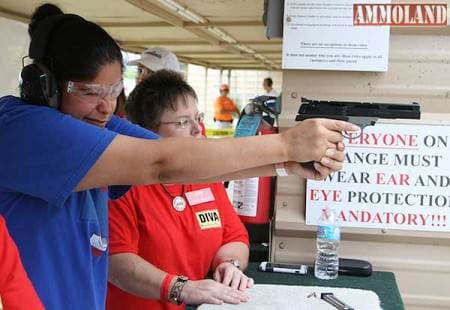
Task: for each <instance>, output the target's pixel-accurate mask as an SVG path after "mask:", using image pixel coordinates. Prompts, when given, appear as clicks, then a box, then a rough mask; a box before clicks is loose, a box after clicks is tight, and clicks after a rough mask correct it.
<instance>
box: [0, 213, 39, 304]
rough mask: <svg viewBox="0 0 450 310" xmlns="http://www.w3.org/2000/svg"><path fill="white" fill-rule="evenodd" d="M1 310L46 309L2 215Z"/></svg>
mask: <svg viewBox="0 0 450 310" xmlns="http://www.w3.org/2000/svg"><path fill="white" fill-rule="evenodd" d="M0 309H4V310H8V309H16V310H40V309H44V307H43V306H42V303H41V301H40V300H39V297H38V296H37V294H36V291H35V290H34V288H33V285H32V284H31V282H30V280H29V279H28V275H27V273H26V272H25V270H24V268H23V265H22V262H21V260H20V256H19V252H18V251H17V247H16V245H15V244H14V241H13V240H12V239H11V237H10V236H9V233H8V230H7V228H6V223H5V220H4V219H3V217H2V216H1V215H0Z"/></svg>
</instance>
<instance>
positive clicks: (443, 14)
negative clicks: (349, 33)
mask: <svg viewBox="0 0 450 310" xmlns="http://www.w3.org/2000/svg"><path fill="white" fill-rule="evenodd" d="M447 18H448V15H447V4H446V3H433V4H430V3H426V4H425V3H424V4H418V3H414V4H411V3H397V4H386V3H375V4H368V3H364V4H363V3H361V4H356V3H355V4H353V25H354V26H441V27H442V26H447V25H448V20H447Z"/></svg>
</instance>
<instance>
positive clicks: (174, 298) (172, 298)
mask: <svg viewBox="0 0 450 310" xmlns="http://www.w3.org/2000/svg"><path fill="white" fill-rule="evenodd" d="M188 280H189V278H188V277H186V276H178V277H177V279H176V280H175V282H174V283H173V285H172V288H171V289H170V293H169V302H170V303H172V304H175V305H178V306H179V305H181V304H182V303H183V302H182V301H181V291H183V288H184V285H185V284H186V282H187V281H188Z"/></svg>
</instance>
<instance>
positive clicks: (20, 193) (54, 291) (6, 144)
mask: <svg viewBox="0 0 450 310" xmlns="http://www.w3.org/2000/svg"><path fill="white" fill-rule="evenodd" d="M118 133H120V134H124V135H129V136H134V137H140V138H147V139H157V138H159V137H158V135H156V134H154V133H152V132H150V131H148V130H146V129H143V128H141V127H139V126H135V125H133V124H131V123H129V122H128V121H126V120H123V119H120V118H117V117H113V118H112V119H111V121H110V122H109V123H108V125H107V127H106V128H99V127H96V126H93V125H90V124H87V123H85V122H81V121H79V120H77V119H74V118H73V117H71V116H69V115H66V114H63V113H60V112H59V111H57V110H55V109H52V108H46V107H42V106H35V105H30V104H27V103H25V102H23V101H21V100H20V99H19V98H16V97H12V96H8V97H3V98H1V99H0V213H1V214H2V215H3V216H4V217H5V219H6V222H7V226H8V229H9V232H10V234H11V236H12V237H13V239H14V240H15V242H16V244H17V246H18V248H19V251H20V256H21V258H22V261H23V264H24V266H25V269H26V271H27V273H28V275H29V277H30V279H31V281H32V282H33V284H34V287H35V289H36V291H37V292H38V294H39V297H40V298H41V300H42V302H43V304H44V305H45V307H46V309H55V310H56V309H57V310H59V309H83V310H84V309H98V310H100V309H102V310H103V309H104V308H105V296H106V284H107V276H108V270H107V268H108V265H107V262H108V221H107V219H108V215H107V200H108V198H109V197H111V198H118V197H120V196H121V195H122V194H124V193H125V192H126V191H127V189H128V187H124V186H114V187H110V188H98V189H91V190H86V191H82V192H74V189H75V187H76V186H77V185H78V184H79V183H80V181H81V180H82V179H83V177H84V176H85V175H86V173H87V172H88V171H89V169H90V168H91V167H92V166H93V165H94V164H95V162H96V161H97V159H98V158H99V157H100V155H101V154H102V153H103V152H104V151H105V149H106V148H107V147H108V145H109V144H110V143H111V142H112V140H113V139H114V138H115V137H116V135H117V134H118ZM118 164H120V163H118Z"/></svg>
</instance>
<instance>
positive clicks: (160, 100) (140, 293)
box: [107, 70, 253, 310]
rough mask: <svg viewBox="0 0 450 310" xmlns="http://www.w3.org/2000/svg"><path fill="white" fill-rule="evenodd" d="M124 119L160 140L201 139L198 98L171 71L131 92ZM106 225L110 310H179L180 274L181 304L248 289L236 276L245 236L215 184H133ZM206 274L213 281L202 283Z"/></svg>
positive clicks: (114, 204) (244, 256)
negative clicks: (178, 284)
mask: <svg viewBox="0 0 450 310" xmlns="http://www.w3.org/2000/svg"><path fill="white" fill-rule="evenodd" d="M127 117H128V119H129V120H131V121H132V122H134V123H136V124H138V125H140V126H142V127H144V128H147V129H150V130H152V131H154V132H156V133H158V134H159V135H160V136H161V137H166V138H167V137H186V138H196V139H201V138H203V136H202V134H201V126H200V124H201V123H202V121H203V113H201V112H199V110H198V107H197V95H196V94H195V91H194V90H193V89H192V87H191V86H189V85H188V84H187V82H186V81H185V80H184V79H183V77H182V76H181V75H180V74H179V73H176V72H174V71H168V70H160V71H158V72H155V73H154V74H152V75H151V76H150V77H148V78H147V79H145V80H143V81H142V82H141V83H140V84H139V85H138V86H136V88H135V89H134V90H133V92H132V93H131V94H130V97H129V99H128V104H127ZM179 156H180V157H183V156H184V155H183V154H182V153H180V154H179ZM109 222H110V226H109V227H110V228H109V229H110V234H109V236H110V249H109V255H110V264H109V281H110V284H109V285H108V297H107V309H108V310H115V309H125V308H126V307H130V308H132V309H136V310H139V309H155V310H156V309H179V308H178V307H176V306H175V305H173V304H172V303H175V304H176V303H177V300H174V298H173V297H174V296H175V297H176V294H171V292H173V291H174V284H175V281H177V280H178V278H179V277H180V276H179V275H183V276H186V277H187V278H189V280H187V282H186V283H185V285H184V288H183V290H182V292H181V294H180V300H179V302H184V303H186V304H201V303H214V304H219V303H222V302H232V303H234V301H233V300H232V299H230V298H229V296H228V294H227V292H228V291H230V286H231V287H232V288H235V289H239V290H242V291H243V290H245V289H246V288H247V287H251V286H252V285H253V280H252V279H250V278H248V277H247V276H245V275H244V274H243V272H242V270H243V269H244V268H245V267H246V266H247V264H248V257H249V247H248V246H249V241H248V234H247V231H246V229H245V227H244V226H243V224H242V223H241V221H240V219H239V217H238V216H237V215H236V213H235V211H234V209H233V206H232V204H231V203H230V201H229V199H228V196H227V194H226V191H225V188H224V186H223V185H222V184H221V183H203V184H182V185H177V184H154V185H147V186H135V187H133V188H132V189H131V190H130V191H129V192H128V193H127V194H126V195H124V196H123V197H122V198H120V199H118V200H116V201H111V202H110V204H109ZM163 232H165V233H163ZM210 271H211V272H212V274H213V278H214V280H216V281H213V280H204V279H205V277H206V276H207V274H208V272H210ZM175 275H177V276H175ZM177 277H178V278H177Z"/></svg>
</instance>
